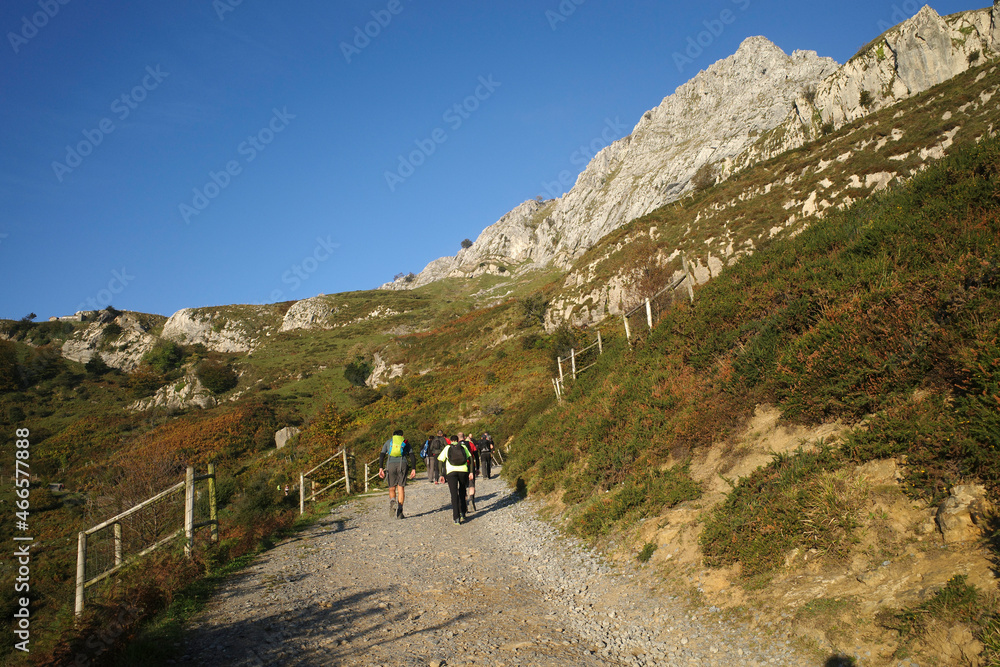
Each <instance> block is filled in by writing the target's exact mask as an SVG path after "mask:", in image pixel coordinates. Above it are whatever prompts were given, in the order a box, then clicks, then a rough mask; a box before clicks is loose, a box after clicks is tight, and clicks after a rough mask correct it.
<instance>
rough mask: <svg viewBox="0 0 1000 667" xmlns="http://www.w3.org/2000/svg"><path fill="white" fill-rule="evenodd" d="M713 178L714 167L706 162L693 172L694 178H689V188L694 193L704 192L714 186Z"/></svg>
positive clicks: (714, 176)
mask: <svg viewBox="0 0 1000 667" xmlns="http://www.w3.org/2000/svg"><path fill="white" fill-rule="evenodd" d="M715 178H716V168H715V165H714V164H712V163H711V162H706V163H705V164H703V165H701V166H700V167H698V170H697V171H695V172H694V176H692V177H691V187H692V188H693V189H694V191H695V192H704V191H705V190H708V189H709V188H710V187H712V186H713V185H715Z"/></svg>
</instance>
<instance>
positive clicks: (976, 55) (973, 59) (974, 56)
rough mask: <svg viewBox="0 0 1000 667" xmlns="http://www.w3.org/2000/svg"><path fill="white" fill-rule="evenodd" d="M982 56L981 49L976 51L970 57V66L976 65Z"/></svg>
mask: <svg viewBox="0 0 1000 667" xmlns="http://www.w3.org/2000/svg"><path fill="white" fill-rule="evenodd" d="M980 55H982V54H980V53H979V49H976V50H975V51H972V52H971V53H970V54H969V55H968V61H969V64H970V65H971V64H973V63H975V62H976V61H978V60H979V56H980Z"/></svg>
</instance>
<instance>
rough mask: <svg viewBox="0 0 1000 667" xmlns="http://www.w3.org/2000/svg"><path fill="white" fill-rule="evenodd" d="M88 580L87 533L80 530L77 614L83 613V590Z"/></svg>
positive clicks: (78, 541) (77, 570) (77, 556)
mask: <svg viewBox="0 0 1000 667" xmlns="http://www.w3.org/2000/svg"><path fill="white" fill-rule="evenodd" d="M86 581H87V533H85V532H83V531H80V535H79V537H78V538H77V545H76V605H75V613H76V615H77V616H79V615H80V614H82V613H83V591H84V585H85V584H86Z"/></svg>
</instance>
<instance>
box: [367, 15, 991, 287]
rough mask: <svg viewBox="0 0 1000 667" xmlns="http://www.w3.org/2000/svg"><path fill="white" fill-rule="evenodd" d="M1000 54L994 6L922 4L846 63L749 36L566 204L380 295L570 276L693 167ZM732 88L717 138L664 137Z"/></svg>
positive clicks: (730, 167) (837, 120)
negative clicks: (946, 9)
mask: <svg viewBox="0 0 1000 667" xmlns="http://www.w3.org/2000/svg"><path fill="white" fill-rule="evenodd" d="M998 51H1000V2H994V3H993V6H992V7H987V8H983V9H977V10H969V11H967V12H961V13H958V14H953V15H949V16H947V17H942V16H940V15H939V14H938V13H937V12H936V11H934V10H933V9H932V8H931V7H930V6H928V5H925V6H924V7H923V8H922V9H921V10H920V11H919V12H918V13H917V14H916V15H915V16H913V17H911V18H910V19H908V20H906V21H904V22H903V23H901V24H899V25H897V26H895V27H893V28H891V29H890V30H888V31H886V32H885V33H883V34H882V35H880V36H879V37H877V38H876V39H875V40H873V41H872V42H870V43H869V44H868V45H866V46H864V47H862V49H861V50H860V51H859V52H858V53H857V54H856V55H855V56H854V57H852V58H851V59H850V60H849V61H848V62H847V63H845V64H844V65H842V66H837V65H836V63H835V62H834V61H833V60H831V59H829V58H826V59H824V58H820V57H819V56H818V55H817V54H816V52H815V51H801V50H799V51H795V52H793V53H792V54H791V55H786V54H785V53H784V52H783V51H782V50H781V49H780V48H779V47H777V46H776V45H774V44H773V43H772V42H770V40H768V39H767V38H766V37H761V36H756V37H748V38H747V39H745V40H744V41H743V43H742V44H741V45H740V47H739V49H738V50H737V52H736V53H734V54H733V55H731V56H729V57H728V58H725V59H723V60H720V61H718V62H716V63H714V64H713V65H710V66H709V67H708V68H706V69H705V70H702V71H701V72H699V73H698V74H697V75H695V77H693V78H692V79H691V80H690V81H688V82H686V83H684V84H682V85H681V86H678V88H677V89H676V90H675V92H674V93H673V94H671V95H669V96H667V97H665V98H664V100H663V101H662V102H661V103H660V105H659V106H657V107H656V108H654V109H650V110H649V111H647V112H646V113H645V114H643V116H642V118H641V119H640V120H639V121H638V123H637V124H636V125H635V127H634V128H633V130H632V132H631V133H630V134H629V135H627V136H626V137H623V138H622V139H619V140H618V141H615V142H613V143H612V144H611V145H609V146H607V147H605V148H604V149H603V150H601V151H600V152H598V153H597V155H595V156H594V158H593V159H592V160H591V161H590V163H589V164H588V165H587V167H586V168H585V169H584V171H583V172H581V173H580V175H579V176H578V178H577V181H576V183H575V184H574V186H573V187H572V188H571V189H570V191H569V192H567V193H565V194H564V195H563V196H562V197H560V198H557V199H552V200H546V201H537V200H529V201H526V202H523V203H521V204H520V205H518V206H516V207H515V208H513V209H511V211H509V212H508V213H507V214H505V215H504V216H503V217H501V219H500V220H499V221H497V222H496V223H494V224H493V225H490V226H488V227H487V228H486V229H484V230H483V232H482V233H481V234H480V235H479V237H478V238H477V239H476V241H475V242H474V243H473V244H472V246H471V247H469V248H465V249H462V250H460V251H459V252H458V253H457V254H456V255H454V256H446V257H441V258H438V259H436V260H433V261H432V262H430V263H428V264H427V266H426V267H425V268H424V269H423V270H422V271H421V272H420V273H419V274H416V275H412V274H411V275H410V276H407V277H401V278H397V279H396V280H394V281H392V282H390V283H386V284H384V285H382V286H381V287H380V289H413V288H416V287H420V286H422V285H426V284H428V283H430V282H434V281H436V280H441V279H443V278H448V277H475V276H478V275H482V274H484V273H492V274H503V273H505V272H507V271H509V270H511V269H512V268H513V269H514V270H515V271H517V270H530V269H533V268H539V267H542V266H546V265H554V266H556V267H558V268H561V269H568V268H569V267H570V266H571V265H572V263H573V262H574V261H575V260H577V259H578V258H579V257H580V256H582V255H583V253H584V252H586V250H587V249H588V248H590V247H592V246H593V245H594V244H595V243H596V242H597V241H598V240H599V239H601V238H603V237H604V236H605V235H607V234H608V233H610V232H611V231H613V230H614V229H617V228H618V227H620V226H622V225H624V224H625V223H627V222H628V221H629V220H632V219H634V218H637V217H639V216H641V215H644V214H646V213H649V212H650V211H652V210H654V209H656V208H658V207H659V206H662V205H664V204H667V203H670V202H671V201H676V200H677V199H679V198H680V197H681V196H683V195H686V194H688V193H690V192H691V191H692V179H693V177H694V175H695V173H696V171H697V170H698V169H699V168H702V167H705V165H709V167H714V169H715V170H716V171H717V173H718V177H721V178H728V177H730V176H731V175H732V174H734V173H736V172H738V171H740V170H743V169H746V168H747V167H749V166H752V165H754V164H758V163H759V162H762V161H764V160H766V159H769V158H771V157H774V156H776V155H778V154H780V153H783V152H785V151H787V150H789V149H792V148H796V147H798V146H801V145H803V144H805V143H806V142H808V141H810V140H813V139H815V138H818V137H819V136H822V135H823V134H825V133H828V132H831V131H833V130H834V129H836V128H837V127H840V126H842V125H844V124H845V123H849V122H852V121H854V120H857V119H858V118H862V117H864V116H866V115H868V114H870V113H873V112H875V111H878V110H879V109H881V108H884V107H886V106H891V105H892V104H895V103H897V102H899V101H900V100H902V99H906V98H908V97H912V96H913V95H915V94H917V93H919V92H922V91H924V90H927V89H928V88H930V87H931V86H933V85H936V84H938V83H942V82H943V81H946V80H948V79H949V78H951V77H953V76H955V75H956V74H958V73H960V72H963V71H965V70H967V69H968V68H970V67H972V66H973V65H974V64H976V63H977V62H981V61H980V58H981V59H983V60H985V59H988V57H989V55H990V54H996V53H997V52H998ZM973 56H975V57H973ZM758 66H759V67H760V69H761V70H762V71H761V72H760V74H759V75H758V74H757V71H758ZM774 68H779V71H785V72H787V73H788V74H787V76H786V77H785V81H784V84H785V85H774V86H770V87H768V86H766V82H767V81H769V80H770V79H768V78H767V73H768V71H769V70H770V72H771V75H772V76H773V75H774V72H775V69H774ZM724 74H725V75H726V76H723V75H724ZM733 82H736V83H735V84H734V83H733ZM727 84H728V85H730V87H738V88H739V89H740V90H741V91H742V93H743V94H742V95H740V96H737V98H736V101H735V102H733V103H732V104H730V105H728V108H727V107H723V109H722V113H717V114H715V115H714V116H713V117H712V119H711V123H710V122H707V121H705V120H704V119H703V118H701V117H700V116H699V117H698V121H697V122H695V123H691V125H697V128H698V129H704V127H705V126H706V125H712V124H713V123H714V125H712V127H713V129H715V130H716V131H715V132H708V133H702V134H701V135H698V134H696V135H695V138H694V139H691V140H686V141H680V142H678V141H676V140H675V141H671V139H672V138H673V137H670V136H669V132H668V130H669V129H670V128H674V129H676V128H677V127H681V128H683V127H685V124H684V121H685V120H687V119H686V118H684V117H683V115H682V114H681V112H682V111H684V110H688V111H690V110H692V109H694V110H697V109H698V108H699V106H698V102H699V101H700V99H702V98H708V99H709V100H711V99H712V98H713V96H721V95H722V94H724V93H725V91H726V90H728V88H727ZM747 91H753V97H754V98H755V100H754V103H751V101H750V100H749V99H744V97H745V96H746V94H747ZM768 101H770V104H768ZM761 105H762V106H761ZM716 107H717V108H716V110H718V105H716ZM741 114H742V115H741ZM734 118H735V119H737V120H738V121H741V122H740V123H739V127H738V128H737V129H736V130H735V131H731V132H728V133H727V132H726V131H724V129H723V130H722V131H719V130H720V129H722V128H725V127H726V126H728V125H732V124H733V123H732V121H733V119H734ZM664 133H666V134H668V136H667V138H666V139H665V140H664V138H663V134H664ZM706 261H707V259H706Z"/></svg>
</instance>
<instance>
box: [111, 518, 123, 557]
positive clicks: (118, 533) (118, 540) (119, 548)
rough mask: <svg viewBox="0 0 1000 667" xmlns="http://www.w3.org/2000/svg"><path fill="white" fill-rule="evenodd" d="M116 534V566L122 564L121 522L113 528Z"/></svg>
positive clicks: (116, 523)
mask: <svg viewBox="0 0 1000 667" xmlns="http://www.w3.org/2000/svg"><path fill="white" fill-rule="evenodd" d="M112 529H113V532H114V540H115V565H121V564H122V525H121V523H120V522H117V521H116V522H115V524H114V525H113V526H112Z"/></svg>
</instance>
